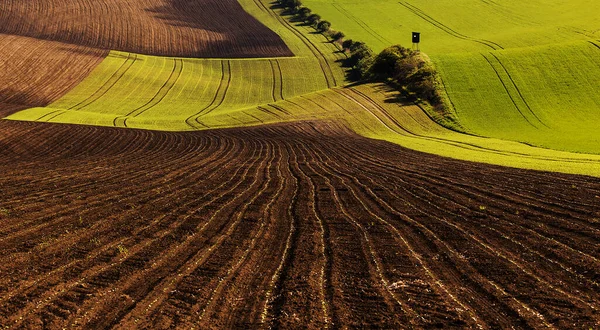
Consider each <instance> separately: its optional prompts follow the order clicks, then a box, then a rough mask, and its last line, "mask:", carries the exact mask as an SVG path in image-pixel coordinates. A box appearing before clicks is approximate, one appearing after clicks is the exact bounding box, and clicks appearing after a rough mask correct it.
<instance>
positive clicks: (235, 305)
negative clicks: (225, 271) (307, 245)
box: [207, 146, 298, 328]
mask: <svg viewBox="0 0 600 330" xmlns="http://www.w3.org/2000/svg"><path fill="white" fill-rule="evenodd" d="M278 148H279V150H280V152H281V153H282V157H283V158H282V159H281V162H280V163H278V166H277V168H276V170H277V175H278V177H280V178H281V180H280V183H279V186H278V189H277V195H276V197H275V199H276V200H271V201H269V204H272V205H270V208H269V210H268V212H266V214H265V215H266V217H267V218H268V219H270V221H269V224H268V226H269V228H268V231H267V232H266V233H265V234H263V239H260V240H258V242H257V243H256V246H255V248H254V251H252V252H251V255H250V256H249V258H248V259H249V260H248V262H245V265H243V266H242V267H241V268H240V269H239V271H238V272H237V274H235V275H234V276H233V277H234V282H232V283H231V284H230V285H227V286H226V287H225V289H224V293H223V294H221V297H220V298H219V301H216V302H214V308H213V311H212V313H210V314H209V316H207V320H214V319H219V320H220V321H221V322H219V327H221V328H254V327H258V326H259V325H260V324H261V323H260V322H261V312H262V311H263V306H264V304H265V302H266V295H267V292H268V291H269V290H271V289H272V288H269V284H270V280H271V278H272V275H273V274H275V273H276V269H277V267H278V265H279V264H280V256H281V255H283V254H284V250H285V248H286V243H287V240H286V238H287V237H289V230H290V229H291V227H290V226H291V224H292V219H291V217H288V213H287V209H288V206H289V205H290V203H292V202H293V200H294V199H295V198H296V197H295V196H296V195H297V194H298V189H297V188H296V187H295V186H294V185H293V184H292V178H293V175H292V173H291V172H290V171H289V161H290V154H289V153H288V152H287V150H283V148H282V147H281V146H278ZM282 168H283V169H284V170H282ZM273 203H274V204H273ZM265 251H269V253H265ZM247 274H252V276H248V275H247ZM256 274H261V275H260V276H256ZM207 322H208V321H207ZM211 324H214V323H213V322H211Z"/></svg>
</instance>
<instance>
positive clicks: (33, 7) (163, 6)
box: [0, 0, 292, 57]
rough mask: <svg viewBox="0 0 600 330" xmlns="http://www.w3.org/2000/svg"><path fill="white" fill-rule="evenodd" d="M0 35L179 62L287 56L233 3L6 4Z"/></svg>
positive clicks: (44, 0) (107, 0)
mask: <svg viewBox="0 0 600 330" xmlns="http://www.w3.org/2000/svg"><path fill="white" fill-rule="evenodd" d="M0 22H1V23H2V24H0V33H4V34H12V35H19V36H27V37H32V38H37V39H43V40H53V41H59V42H64V43H69V44H76V45H80V46H88V47H92V48H99V49H107V50H121V51H126V52H135V53H143V54H151V55H164V56H183V57H265V56H291V55H292V53H291V52H290V51H289V49H288V48H287V47H286V45H285V44H284V43H283V42H282V41H281V39H280V38H279V36H278V35H277V34H275V33H273V31H271V30H269V29H268V28H266V27H265V26H264V25H263V24H261V23H260V22H259V21H257V20H256V19H255V18H254V17H252V16H251V15H249V14H248V13H246V12H245V11H244V10H243V9H242V7H241V6H240V4H239V3H238V2H237V1H235V0H194V1H183V0H131V1H126V2H123V1H119V0H99V1H84V0H78V1H68V2H65V1H60V0H50V1H48V0H27V1H21V0H6V1H3V2H2V11H0Z"/></svg>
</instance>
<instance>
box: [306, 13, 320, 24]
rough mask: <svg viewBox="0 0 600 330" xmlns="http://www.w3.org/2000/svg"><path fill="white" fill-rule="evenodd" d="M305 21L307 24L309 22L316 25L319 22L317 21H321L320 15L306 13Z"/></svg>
mask: <svg viewBox="0 0 600 330" xmlns="http://www.w3.org/2000/svg"><path fill="white" fill-rule="evenodd" d="M306 21H307V22H308V24H310V25H311V26H317V24H319V21H321V16H320V15H318V14H310V15H308V17H307V18H306Z"/></svg>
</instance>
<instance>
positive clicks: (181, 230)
mask: <svg viewBox="0 0 600 330" xmlns="http://www.w3.org/2000/svg"><path fill="white" fill-rule="evenodd" d="M254 152H255V153H256V152H261V153H262V152H263V150H262V149H261V150H260V151H257V150H255V151H254ZM255 163H256V160H255V161H253V163H252V164H255ZM244 167H246V168H245V170H244V171H243V174H242V181H238V182H237V184H236V185H234V186H233V187H231V188H230V189H228V190H227V191H226V192H223V193H221V194H220V195H218V196H217V197H212V199H211V200H210V201H209V202H208V203H205V204H204V205H203V206H202V207H200V208H199V209H196V210H193V211H191V212H189V213H188V214H186V215H185V216H184V217H183V219H182V221H180V223H179V225H177V227H175V228H172V230H171V231H177V232H178V236H179V237H180V238H181V239H183V243H182V242H175V241H174V240H175V239H176V237H174V236H173V237H170V240H171V241H172V242H170V243H172V244H170V245H171V246H172V245H175V247H173V248H171V249H170V250H165V249H163V248H162V246H154V247H153V248H154V249H158V250H156V251H155V253H156V254H157V255H158V254H161V253H163V255H161V259H160V261H158V262H155V263H153V264H152V266H150V267H149V268H148V269H145V270H144V272H143V273H144V274H147V273H152V272H153V271H154V272H155V271H156V268H158V267H159V266H161V265H159V263H165V262H169V261H171V262H175V259H178V258H175V256H174V255H175V252H176V251H175V252H174V250H178V251H181V249H183V248H184V247H187V246H190V245H191V243H192V242H190V241H191V240H192V239H193V238H195V236H191V237H186V235H187V232H188V231H189V230H194V229H195V228H196V226H197V225H198V224H199V223H200V221H201V219H197V218H192V217H193V216H194V214H196V213H197V212H198V211H199V210H202V209H204V208H205V206H206V205H210V204H213V203H214V202H216V201H217V200H219V199H222V198H224V196H225V195H226V194H231V192H232V191H233V190H235V189H236V188H237V187H238V186H239V185H240V184H241V183H242V182H243V181H244V180H245V179H246V176H247V174H248V171H250V166H244ZM241 169H242V167H240V168H239V170H241ZM237 172H238V171H236V175H235V176H234V177H233V178H232V180H233V179H235V178H236V177H237ZM225 183H226V182H224V183H222V185H221V186H224V185H225ZM206 225H207V224H206V223H205V225H204V226H203V227H202V228H205V227H206ZM186 228H187V229H186ZM200 231H202V230H200ZM165 236H167V234H165ZM152 242H154V241H152ZM152 242H150V243H152ZM160 243H161V242H158V244H159V245H160ZM175 243H178V244H175ZM144 246H145V245H144ZM144 246H142V247H140V249H141V248H143V247H144ZM151 248H152V246H151ZM165 248H166V247H165ZM136 252H137V251H136ZM185 254H186V253H180V254H177V256H178V257H179V258H183V257H182V256H181V255H185ZM133 257H135V255H131V258H133ZM169 257H170V258H169ZM142 258H143V257H142ZM190 258H191V256H190ZM111 259H112V258H111ZM126 260H127V259H119V258H117V260H116V261H114V262H112V263H110V264H108V265H104V266H100V267H95V268H89V269H88V270H86V271H84V272H83V273H82V274H81V275H80V278H79V279H77V280H75V281H73V282H69V283H64V284H61V285H59V287H57V288H56V289H55V292H51V293H49V294H48V295H46V296H45V297H42V298H41V299H40V301H43V302H44V303H39V304H37V305H35V306H31V305H32V304H29V305H30V306H31V307H29V308H27V309H26V310H24V311H22V312H21V313H20V314H25V315H21V316H19V317H23V318H24V319H25V316H26V315H29V314H31V313H33V312H34V311H35V310H41V309H42V308H46V307H47V306H48V305H49V304H51V303H53V302H54V301H55V300H56V299H59V298H60V297H61V296H62V297H64V296H65V294H64V292H67V293H68V291H67V290H68V289H69V290H76V289H78V288H81V286H82V285H86V286H87V287H83V289H86V290H87V289H88V287H89V286H91V287H92V288H94V287H95V288H96V290H98V289H102V288H106V285H104V282H107V281H108V283H111V282H114V281H116V280H118V279H119V276H118V275H117V277H116V278H115V274H114V273H113V274H112V275H111V269H114V268H115V267H122V264H123V262H124V261H126ZM129 260H131V259H129ZM109 261H110V260H108V261H107V262H109ZM133 262H134V263H135V260H133ZM181 265H183V264H181ZM139 266H141V265H139ZM113 272H114V271H113ZM103 274H105V275H103ZM92 281H94V282H93V283H92ZM61 288H62V289H61ZM104 290H106V289H104ZM74 295H75V296H76V297H77V293H76V292H75V294H74ZM87 295H88V293H85V294H84V296H83V297H80V298H83V299H87V298H88V297H87ZM13 318H14V317H13Z"/></svg>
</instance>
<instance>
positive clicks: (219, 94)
mask: <svg viewBox="0 0 600 330" xmlns="http://www.w3.org/2000/svg"><path fill="white" fill-rule="evenodd" d="M230 69H231V66H230V63H229V61H227V66H226V65H225V60H221V80H220V82H219V87H217V90H216V91H215V94H214V95H213V98H212V100H211V101H210V103H209V104H208V105H207V106H205V107H204V108H202V109H200V111H198V112H196V113H195V114H193V115H191V116H189V117H187V118H186V119H185V122H186V123H187V124H188V125H189V126H190V127H192V128H194V129H198V127H197V126H196V124H199V125H201V126H204V127H205V128H208V126H206V125H204V124H203V123H202V122H199V121H198V118H199V117H200V116H201V115H202V114H203V113H204V112H206V111H207V109H210V108H211V107H213V106H214V105H215V104H217V106H218V104H219V102H222V100H223V99H224V98H225V94H226V93H227V89H228V88H229V86H228V85H229V82H230V81H231V71H230ZM218 100H221V101H218Z"/></svg>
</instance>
